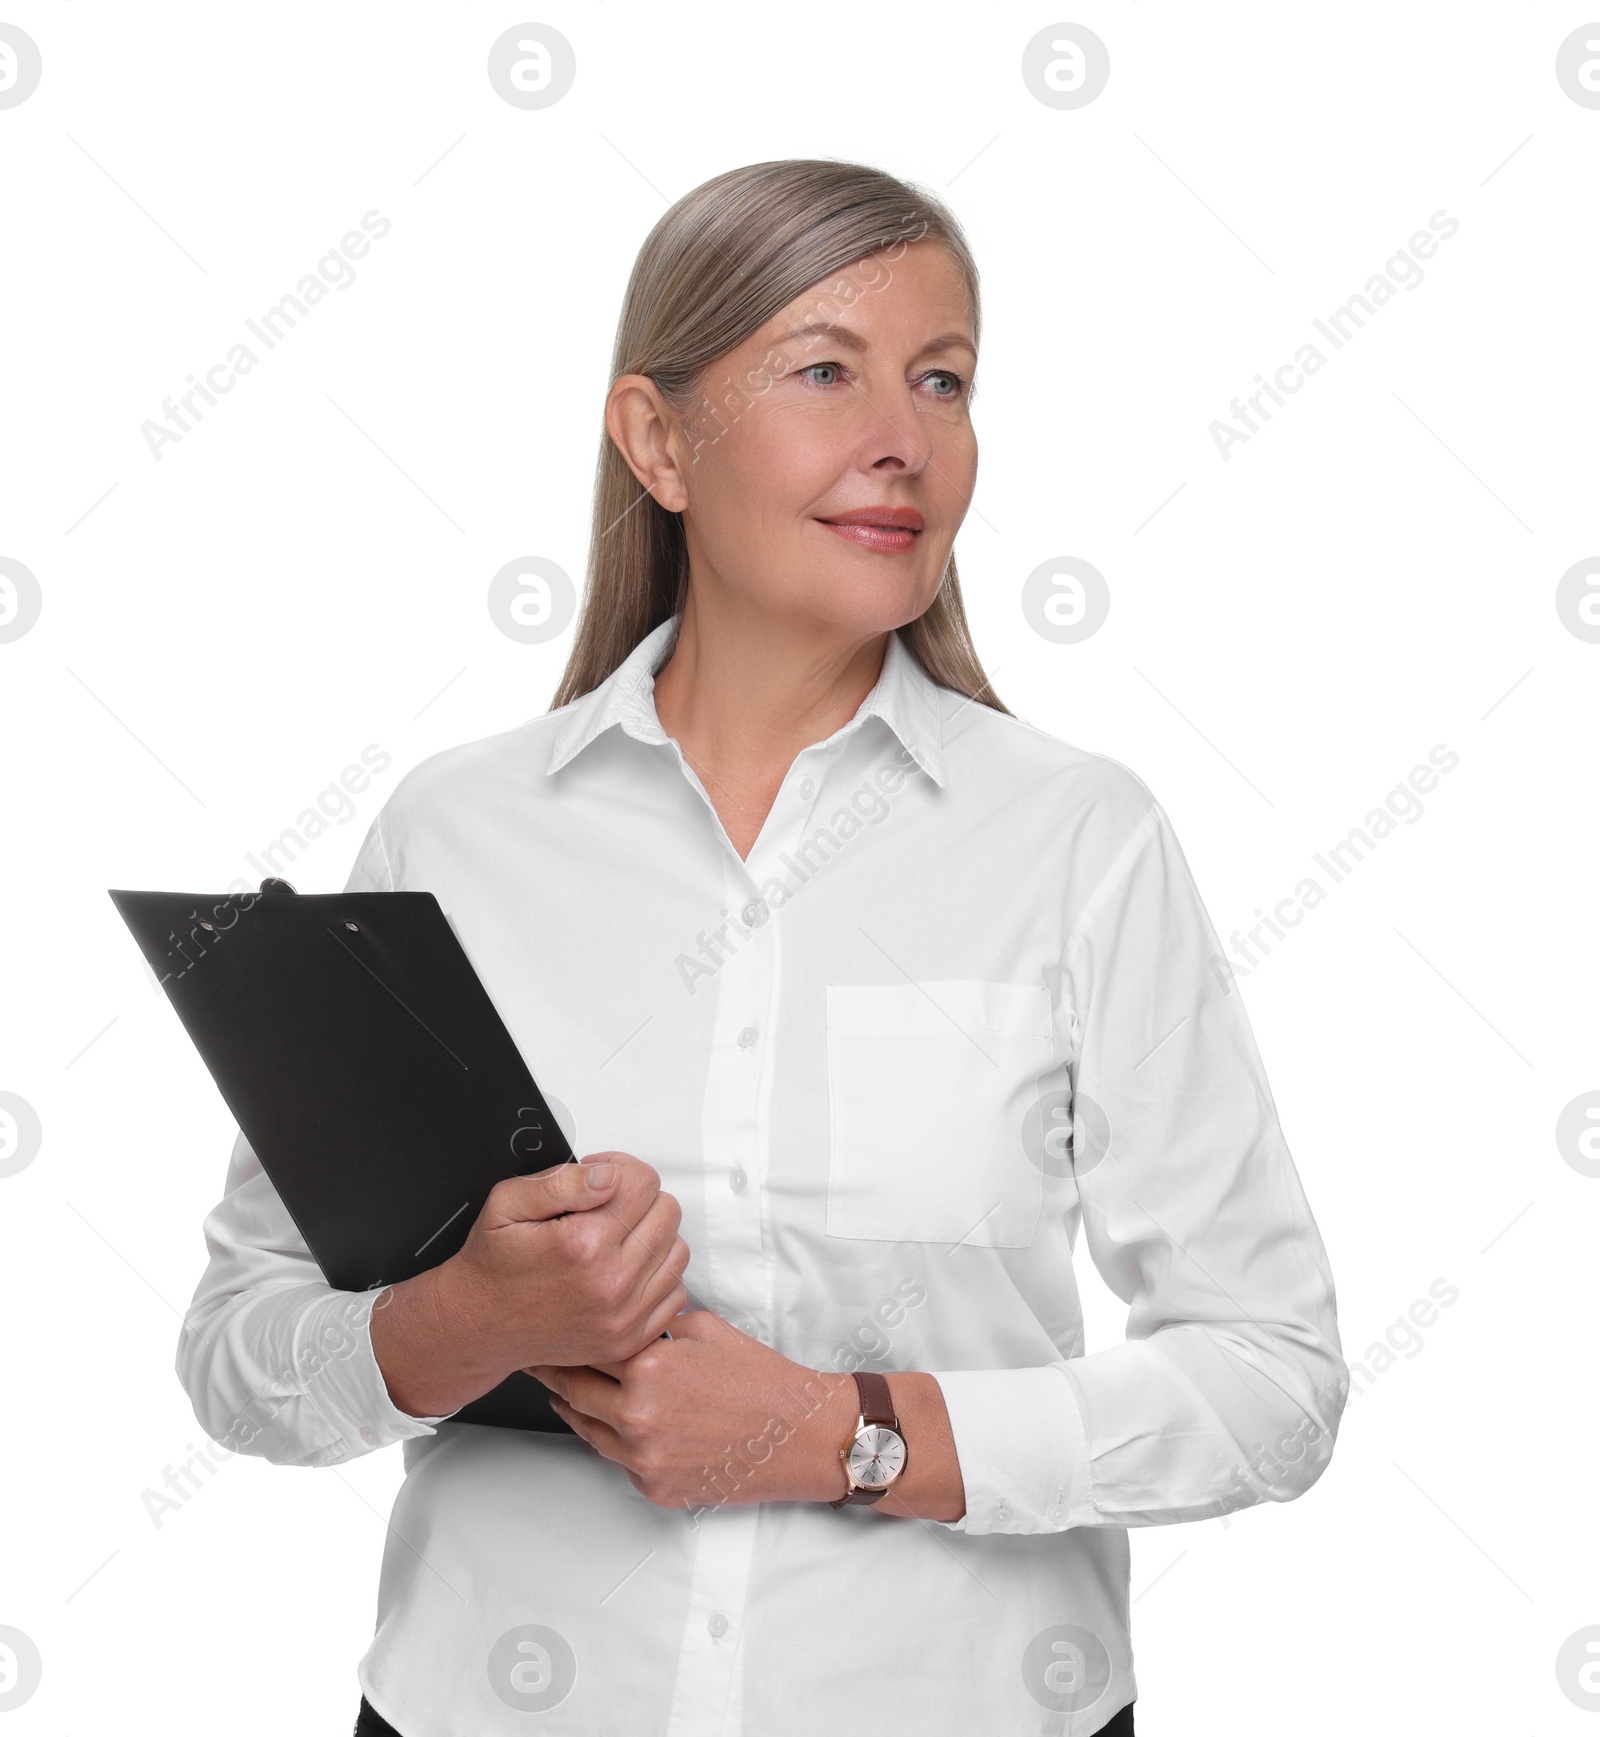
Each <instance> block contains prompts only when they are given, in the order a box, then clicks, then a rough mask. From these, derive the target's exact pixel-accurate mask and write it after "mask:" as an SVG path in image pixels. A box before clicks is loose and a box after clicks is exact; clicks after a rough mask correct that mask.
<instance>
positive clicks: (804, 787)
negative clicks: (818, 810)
mask: <svg viewBox="0 0 1600 1737" xmlns="http://www.w3.org/2000/svg"><path fill="white" fill-rule="evenodd" d="M816 793H817V787H816V784H815V783H814V782H813V781H812V780H811V779H810V778H802V779H801V780H800V794H801V796H803V797H804V798H806V800H807V801H809V800H810V799H811V797H813V796H815V795H816Z"/></svg>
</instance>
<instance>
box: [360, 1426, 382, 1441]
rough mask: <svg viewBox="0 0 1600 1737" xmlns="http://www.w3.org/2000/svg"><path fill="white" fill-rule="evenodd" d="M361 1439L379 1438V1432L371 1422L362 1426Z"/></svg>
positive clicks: (372, 1439) (371, 1439)
mask: <svg viewBox="0 0 1600 1737" xmlns="http://www.w3.org/2000/svg"><path fill="white" fill-rule="evenodd" d="M361 1439H362V1440H363V1441H367V1442H375V1441H376V1440H377V1439H378V1432H377V1431H376V1430H375V1429H374V1428H373V1427H372V1425H371V1424H370V1423H364V1424H362V1426H361Z"/></svg>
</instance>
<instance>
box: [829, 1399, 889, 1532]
mask: <svg viewBox="0 0 1600 1737" xmlns="http://www.w3.org/2000/svg"><path fill="white" fill-rule="evenodd" d="M855 1377H856V1392H857V1394H858V1395H859V1397H860V1400H861V1416H860V1418H859V1419H858V1420H857V1423H856V1429H855V1433H854V1434H853V1435H852V1436H851V1438H850V1440H849V1441H848V1442H846V1443H845V1445H844V1446H843V1447H842V1448H840V1449H839V1458H840V1459H841V1460H843V1461H844V1469H845V1475H846V1476H847V1477H848V1478H849V1480H850V1488H849V1489H848V1490H846V1491H845V1493H844V1494H843V1495H842V1496H840V1497H839V1498H838V1500H837V1501H833V1502H829V1504H828V1506H829V1507H830V1508H843V1507H844V1506H846V1504H848V1503H860V1504H865V1503H868V1502H876V1501H878V1500H879V1498H880V1497H881V1496H882V1495H883V1493H884V1491H885V1490H887V1489H888V1488H889V1486H890V1485H891V1484H892V1483H894V1482H895V1480H896V1479H897V1478H899V1477H900V1475H901V1474H902V1473H903V1472H904V1471H905V1469H906V1438H905V1437H904V1436H903V1435H901V1433H900V1419H899V1418H898V1417H896V1416H895V1414H894V1401H893V1399H892V1398H891V1397H890V1394H889V1383H888V1382H887V1381H885V1380H884V1378H883V1377H882V1376H881V1375H877V1374H874V1373H873V1372H872V1371H871V1370H868V1369H858V1370H856V1372H855Z"/></svg>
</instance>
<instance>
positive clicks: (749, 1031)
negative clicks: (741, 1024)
mask: <svg viewBox="0 0 1600 1737" xmlns="http://www.w3.org/2000/svg"><path fill="white" fill-rule="evenodd" d="M755 1041H756V1028H755V1027H754V1026H753V1025H747V1026H746V1027H745V1028H744V1030H743V1031H741V1032H740V1033H739V1048H740V1049H749V1047H750V1046H751V1044H753V1043H754V1042H755Z"/></svg>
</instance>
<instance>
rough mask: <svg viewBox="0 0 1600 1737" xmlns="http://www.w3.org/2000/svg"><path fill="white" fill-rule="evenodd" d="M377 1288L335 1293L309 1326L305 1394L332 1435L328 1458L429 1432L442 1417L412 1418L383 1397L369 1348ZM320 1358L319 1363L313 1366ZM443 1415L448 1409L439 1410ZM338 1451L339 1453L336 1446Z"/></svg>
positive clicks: (383, 1385) (379, 1373) (384, 1387)
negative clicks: (310, 1364) (321, 1313)
mask: <svg viewBox="0 0 1600 1737" xmlns="http://www.w3.org/2000/svg"><path fill="white" fill-rule="evenodd" d="M381 1294H382V1292H381V1291H377V1290H373V1291H362V1292H359V1293H357V1294H354V1295H352V1294H351V1293H350V1292H348V1291H336V1292H334V1294H333V1295H332V1296H331V1297H329V1298H328V1299H327V1305H326V1308H327V1312H326V1314H323V1315H320V1316H318V1317H315V1318H314V1319H313V1321H311V1322H308V1323H307V1325H308V1326H309V1327H311V1328H312V1340H311V1346H310V1347H308V1353H309V1355H310V1357H311V1359H312V1366H311V1367H309V1368H308V1371H307V1380H306V1394H307V1397H308V1398H309V1399H310V1400H311V1401H312V1403H313V1404H314V1405H315V1406H316V1408H317V1410H318V1412H319V1413H320V1414H321V1415H322V1417H323V1418H324V1419H325V1420H326V1421H327V1423H328V1425H329V1427H330V1429H332V1430H333V1431H334V1432H335V1434H336V1435H337V1437H338V1440H337V1441H336V1442H335V1443H334V1444H333V1445H332V1447H331V1448H329V1449H328V1450H326V1456H327V1458H329V1459H333V1460H340V1459H347V1458H348V1459H354V1458H356V1457H357V1456H358V1455H360V1454H366V1453H371V1452H373V1451H374V1450H375V1449H377V1448H382V1447H388V1446H390V1445H391V1444H392V1443H394V1442H397V1441H406V1440H409V1439H410V1438H411V1437H412V1436H418V1435H432V1434H433V1433H434V1429H435V1427H436V1426H437V1425H439V1424H441V1423H443V1422H444V1421H445V1418H444V1417H413V1416H412V1415H411V1414H410V1413H409V1412H406V1411H402V1410H401V1409H400V1408H399V1406H397V1405H396V1404H395V1402H394V1401H393V1400H392V1399H391V1398H390V1397H389V1388H388V1384H387V1383H386V1382H385V1381H384V1379H383V1370H382V1369H381V1368H379V1366H378V1358H377V1354H376V1353H375V1352H374V1351H373V1349H372V1311H373V1309H374V1308H375V1307H376V1306H377V1301H378V1298H379V1296H380V1295H381ZM318 1361H320V1367H318V1366H315V1365H316V1363H317V1362H318ZM445 1415H446V1417H447V1416H449V1415H450V1414H449V1413H446V1414H445ZM341 1449H342V1450H343V1451H340V1450H341Z"/></svg>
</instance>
